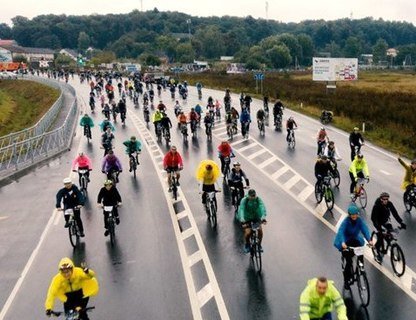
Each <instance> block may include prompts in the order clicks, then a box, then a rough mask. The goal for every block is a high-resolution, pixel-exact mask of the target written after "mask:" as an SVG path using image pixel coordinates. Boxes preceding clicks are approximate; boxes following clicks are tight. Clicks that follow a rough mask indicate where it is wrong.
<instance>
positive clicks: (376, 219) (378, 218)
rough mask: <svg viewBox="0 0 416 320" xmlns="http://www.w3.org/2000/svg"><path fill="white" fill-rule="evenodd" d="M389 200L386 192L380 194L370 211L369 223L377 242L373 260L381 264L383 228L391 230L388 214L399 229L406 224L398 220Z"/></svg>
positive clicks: (398, 217) (400, 219)
mask: <svg viewBox="0 0 416 320" xmlns="http://www.w3.org/2000/svg"><path fill="white" fill-rule="evenodd" d="M389 198H390V195H389V194H388V193H387V192H382V193H381V194H380V196H379V197H378V198H377V200H376V202H375V203H374V206H373V210H372V211H371V221H373V224H374V227H375V228H376V230H377V242H376V244H375V246H376V249H377V256H376V257H375V259H376V261H377V262H378V263H382V262H383V256H382V255H381V251H384V241H383V240H384V239H383V232H382V231H383V228H384V229H386V230H388V231H391V230H393V226H392V225H391V223H390V213H391V214H392V215H393V217H394V219H396V221H397V223H399V224H400V227H401V228H402V229H406V224H404V223H403V220H402V218H400V216H399V214H398V213H397V210H396V208H395V207H394V205H393V203H392V202H391V201H390V200H389ZM380 249H381V250H380Z"/></svg>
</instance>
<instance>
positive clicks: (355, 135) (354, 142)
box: [349, 127, 364, 161]
mask: <svg viewBox="0 0 416 320" xmlns="http://www.w3.org/2000/svg"><path fill="white" fill-rule="evenodd" d="M359 130H360V129H358V127H355V128H354V131H353V132H351V133H350V137H349V141H350V148H351V161H353V160H354V157H355V156H356V153H360V150H361V146H362V145H363V144H364V138H363V136H362V134H361V132H360V131H359ZM356 147H357V152H355V148H356Z"/></svg>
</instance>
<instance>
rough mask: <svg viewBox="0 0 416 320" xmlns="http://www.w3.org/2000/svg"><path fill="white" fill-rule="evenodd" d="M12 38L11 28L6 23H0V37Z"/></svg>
mask: <svg viewBox="0 0 416 320" xmlns="http://www.w3.org/2000/svg"><path fill="white" fill-rule="evenodd" d="M11 38H12V28H10V27H9V26H8V25H7V24H6V23H0V39H11Z"/></svg>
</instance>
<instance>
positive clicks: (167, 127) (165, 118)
mask: <svg viewBox="0 0 416 320" xmlns="http://www.w3.org/2000/svg"><path fill="white" fill-rule="evenodd" d="M162 114H163V118H162V120H160V125H161V126H162V132H163V130H165V131H166V133H167V134H168V136H169V137H170V128H172V122H171V121H170V119H169V117H168V115H167V113H165V112H162Z"/></svg>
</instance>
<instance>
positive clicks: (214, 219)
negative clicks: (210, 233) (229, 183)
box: [209, 202, 217, 228]
mask: <svg viewBox="0 0 416 320" xmlns="http://www.w3.org/2000/svg"><path fill="white" fill-rule="evenodd" d="M209 216H210V221H211V227H212V228H216V227H217V209H216V208H215V204H214V202H211V204H210V206H209Z"/></svg>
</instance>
